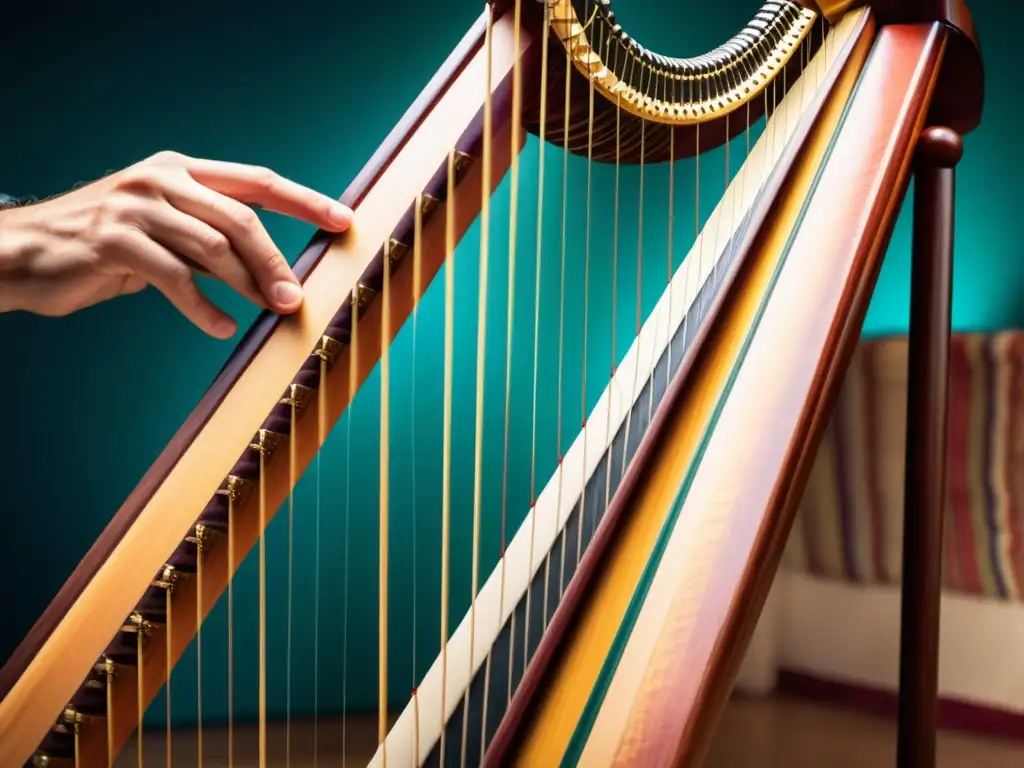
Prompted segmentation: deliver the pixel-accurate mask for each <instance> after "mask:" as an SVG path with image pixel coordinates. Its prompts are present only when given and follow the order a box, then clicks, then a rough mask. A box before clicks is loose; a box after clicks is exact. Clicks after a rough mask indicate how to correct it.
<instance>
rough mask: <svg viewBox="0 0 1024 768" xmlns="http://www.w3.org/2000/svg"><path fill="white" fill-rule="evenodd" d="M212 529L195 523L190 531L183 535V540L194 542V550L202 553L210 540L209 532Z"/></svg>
mask: <svg viewBox="0 0 1024 768" xmlns="http://www.w3.org/2000/svg"><path fill="white" fill-rule="evenodd" d="M211 533H212V531H211V530H210V529H209V528H207V527H206V526H205V525H203V524H202V523H196V524H195V525H194V526H193V527H192V533H190V534H189V535H188V536H187V537H185V541H187V542H188V543H189V544H195V545H196V550H197V551H198V553H199V554H200V555H202V553H203V550H205V549H206V544H207V542H209V540H210V534H211Z"/></svg>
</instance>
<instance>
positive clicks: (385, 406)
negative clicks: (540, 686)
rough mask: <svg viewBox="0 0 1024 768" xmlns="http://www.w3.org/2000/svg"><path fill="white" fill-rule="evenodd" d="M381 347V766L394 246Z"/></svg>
mask: <svg viewBox="0 0 1024 768" xmlns="http://www.w3.org/2000/svg"><path fill="white" fill-rule="evenodd" d="M380 315H381V318H380V324H381V331H380V333H381V345H380V609H379V622H380V626H379V632H380V672H379V680H380V684H379V688H378V696H379V701H378V721H377V737H378V740H379V745H380V749H381V766H383V768H387V764H388V745H387V736H388V554H389V552H388V543H389V542H388V523H389V519H388V516H389V509H388V491H389V486H388V478H389V470H390V466H389V458H390V451H389V437H390V412H389V409H390V406H391V393H390V389H391V352H390V350H391V246H390V240H388V241H386V242H385V243H384V279H383V285H382V287H381V312H380Z"/></svg>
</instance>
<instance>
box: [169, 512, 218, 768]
mask: <svg viewBox="0 0 1024 768" xmlns="http://www.w3.org/2000/svg"><path fill="white" fill-rule="evenodd" d="M228 509H229V510H230V507H228ZM229 530H230V529H229ZM176 576H177V573H176V572H175V570H174V568H173V567H172V566H170V565H168V566H165V567H164V580H165V581H166V582H167V588H166V590H165V591H164V609H165V612H166V614H167V631H166V633H165V634H164V664H165V668H166V670H167V684H166V686H165V704H166V708H167V709H166V712H165V713H164V717H165V724H164V726H165V727H164V752H165V754H164V758H165V761H166V768H171V763H172V759H171V758H172V754H171V744H172V739H171V673H172V672H173V671H174V654H173V652H172V646H171V639H172V638H173V637H174V625H173V624H172V621H171V615H172V612H171V606H172V604H173V601H172V600H171V595H172V593H173V592H174V581H175V577H176ZM230 585H231V582H228V586H229V587H230ZM229 596H230V593H229ZM229 604H230V603H229ZM228 626H229V627H230V624H229V625H228ZM228 658H229V659H230V656H229V657H228ZM229 743H230V742H229Z"/></svg>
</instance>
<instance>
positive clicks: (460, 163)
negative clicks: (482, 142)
mask: <svg viewBox="0 0 1024 768" xmlns="http://www.w3.org/2000/svg"><path fill="white" fill-rule="evenodd" d="M454 154H455V163H454V165H455V183H456V184H458V183H459V182H460V181H462V179H463V178H465V176H466V171H468V170H469V166H471V165H472V164H473V157H472V155H467V154H466V153H465V152H460V151H459V150H457V149H456V150H455V152H454Z"/></svg>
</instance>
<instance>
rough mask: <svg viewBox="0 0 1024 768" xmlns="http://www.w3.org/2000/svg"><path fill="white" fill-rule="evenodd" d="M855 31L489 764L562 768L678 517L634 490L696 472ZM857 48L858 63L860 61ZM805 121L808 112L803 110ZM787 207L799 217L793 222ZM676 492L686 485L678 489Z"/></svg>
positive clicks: (814, 159)
mask: <svg viewBox="0 0 1024 768" xmlns="http://www.w3.org/2000/svg"><path fill="white" fill-rule="evenodd" d="M854 28H855V29H854V30H853V32H852V34H851V41H852V42H850V43H849V45H848V46H844V47H843V48H842V49H841V50H840V49H837V50H836V51H833V56H835V57H836V58H838V59H839V61H841V62H845V66H843V65H840V66H836V67H834V68H833V69H832V70H831V71H829V72H828V73H827V75H826V78H825V80H824V81H822V83H821V85H822V88H821V90H820V91H818V92H817V93H818V95H817V96H816V97H814V96H813V93H814V92H811V93H809V94H808V95H809V97H812V98H813V102H812V103H811V104H810V105H809V106H807V107H806V109H805V111H804V112H803V113H802V115H803V116H802V121H803V122H802V126H801V128H800V129H798V131H797V134H796V135H795V136H794V138H793V140H792V143H791V145H790V146H789V147H788V148H787V152H786V154H785V156H784V158H783V160H782V161H781V162H780V163H779V166H778V167H777V168H776V173H774V174H773V176H772V178H771V180H770V181H769V182H768V184H767V185H766V189H765V193H764V196H763V199H762V206H761V207H760V208H759V209H758V210H757V211H755V222H754V226H753V227H752V228H751V230H750V231H749V236H748V238H747V239H746V240H744V242H743V243H742V244H741V246H740V247H741V249H742V251H741V254H747V255H748V256H749V259H748V258H747V256H741V257H740V258H739V259H737V262H738V263H739V264H745V265H747V266H746V267H744V268H743V269H742V270H740V271H741V272H742V277H740V276H739V273H734V274H731V275H730V276H729V281H730V282H729V283H728V284H727V286H726V288H725V289H724V290H723V291H722V292H721V293H720V294H719V295H718V297H717V299H716V304H715V306H714V308H713V311H714V314H713V315H711V316H710V317H709V318H708V319H707V320H706V321H705V324H704V325H703V326H702V332H701V333H702V336H701V338H700V339H699V340H698V342H697V343H696V344H695V345H694V349H696V350H699V351H697V352H695V353H692V354H690V355H689V356H688V357H687V358H684V360H683V361H682V364H681V368H680V370H679V372H678V373H677V375H676V378H675V380H674V383H673V385H672V387H673V389H672V392H670V393H669V394H668V395H667V396H666V400H665V402H666V403H667V405H663V406H661V407H660V408H659V412H658V415H657V416H656V417H655V422H654V423H653V424H652V426H651V428H650V429H649V431H648V433H647V436H646V437H645V438H644V442H643V444H642V445H641V448H640V450H639V451H638V454H637V456H636V457H635V458H634V459H633V461H632V462H631V465H630V468H629V469H628V470H627V476H626V477H625V478H624V481H623V484H622V486H620V490H619V491H618V492H617V494H616V497H615V499H613V501H612V504H611V506H610V508H609V511H608V513H607V515H606V516H605V517H604V518H603V520H602V523H601V528H600V529H599V532H598V534H597V536H596V537H595V540H594V542H592V543H591V545H590V547H589V548H588V550H587V553H586V554H585V556H584V559H583V562H581V564H580V567H579V570H578V571H577V573H576V575H575V576H574V578H573V581H572V582H571V583H570V586H569V590H568V591H567V594H566V595H565V597H564V598H563V600H562V602H561V604H560V607H559V609H558V611H557V612H556V614H555V618H554V620H553V622H552V624H551V625H550V626H549V628H548V631H547V633H546V634H545V636H544V639H543V640H542V641H541V646H540V648H539V649H538V651H537V653H536V654H535V655H534V657H533V659H532V660H531V663H530V667H529V669H528V671H527V673H526V678H525V679H524V680H523V682H522V683H521V684H520V686H519V689H518V690H517V693H516V695H515V697H514V699H513V702H512V707H511V708H510V710H509V713H508V714H507V715H506V718H505V720H504V721H503V722H502V725H501V726H500V728H499V730H498V733H497V734H496V735H495V737H494V740H493V741H492V744H491V746H490V748H489V750H488V753H487V758H486V761H485V764H486V765H494V766H496V765H502V764H505V763H506V762H508V761H509V760H511V759H512V754H513V753H514V755H515V760H516V762H518V763H519V764H523V765H534V764H553V762H554V763H556V762H557V761H558V760H559V759H560V758H561V755H562V754H563V753H564V750H565V746H566V744H567V742H568V740H569V738H570V737H571V735H572V731H573V729H574V728H575V726H576V723H577V722H578V720H579V715H580V713H581V711H582V709H583V706H584V704H585V703H586V700H587V697H588V695H589V693H590V689H591V687H592V684H593V682H594V680H595V679H596V677H597V674H598V672H599V671H600V668H601V665H602V663H603V662H604V659H605V658H606V657H607V654H608V651H609V648H610V646H611V642H612V639H613V637H614V634H615V632H616V631H617V629H618V626H619V624H620V621H621V617H622V616H623V615H624V612H625V610H626V605H627V604H628V602H629V600H630V598H631V597H632V594H633V592H634V590H635V587H636V584H637V582H638V580H639V578H640V574H641V572H642V571H643V568H644V566H645V565H646V563H647V560H648V558H649V556H650V553H651V551H652V548H653V546H654V541H655V539H656V538H657V536H658V533H659V531H660V529H661V526H662V524H663V523H664V520H665V517H666V514H667V508H666V507H664V506H662V507H657V506H655V505H651V506H649V507H648V508H647V509H646V510H645V509H642V508H640V507H635V508H634V507H632V506H631V505H630V503H629V500H630V493H629V490H628V489H629V488H631V487H633V486H635V485H636V484H637V482H638V478H640V477H645V476H646V475H645V473H644V472H643V469H642V468H643V467H644V466H645V465H647V463H648V460H649V459H651V458H653V457H654V456H655V455H656V454H657V452H658V450H659V449H663V448H665V447H666V445H671V446H672V447H671V449H670V450H667V451H664V452H663V455H664V456H665V457H667V458H668V460H669V462H670V465H671V469H670V470H669V472H670V473H675V475H676V476H678V475H679V474H681V473H682V472H685V471H686V467H687V466H688V465H689V463H690V459H691V458H692V456H693V455H694V451H695V448H696V445H697V443H698V441H699V440H700V438H701V436H702V434H703V432H704V428H705V425H706V424H707V423H708V420H709V417H710V413H711V411H712V409H713V408H714V405H715V402H716V400H717V396H718V393H719V392H720V391H721V389H722V386H723V385H724V382H725V381H726V379H727V378H728V375H729V372H730V371H731V369H732V365H733V364H734V363H735V361H736V359H737V354H738V350H739V348H740V346H741V344H742V340H743V334H744V332H745V330H746V329H747V328H748V327H749V323H750V321H751V318H752V316H753V314H754V312H755V311H756V307H757V302H758V300H759V297H760V294H761V291H763V289H764V284H765V283H766V281H767V279H768V275H770V266H769V267H768V268H767V269H765V268H764V267H763V263H762V266H753V265H752V264H751V262H754V263H755V264H756V263H759V262H758V260H756V259H754V258H753V256H754V255H755V254H756V253H757V250H758V249H759V248H760V246H761V245H763V238H764V233H765V232H766V231H781V230H780V229H779V228H780V227H783V228H784V227H785V226H786V224H787V223H789V224H790V225H791V224H792V222H793V220H794V218H795V212H794V207H795V208H798V207H799V204H800V200H801V199H802V198H801V197H800V194H801V192H800V191H801V189H802V190H804V191H806V189H807V186H808V185H809V181H810V178H811V177H812V176H813V173H814V170H815V168H816V164H817V163H818V162H819V161H820V159H821V156H822V154H823V152H822V151H820V150H819V151H815V149H814V144H815V141H816V140H818V139H819V138H820V135H822V134H824V135H825V136H826V137H827V135H828V134H829V130H830V129H829V126H830V125H832V126H834V124H835V121H836V120H837V118H838V112H839V111H841V109H842V100H843V99H842V96H841V95H840V96H836V98H835V99H833V98H832V96H831V94H833V93H834V92H837V91H836V89H835V88H834V84H835V82H836V81H837V80H839V79H841V77H842V75H844V74H845V75H846V76H848V77H855V76H856V72H857V70H858V68H859V66H860V63H861V61H862V60H863V55H864V54H865V52H866V50H867V48H868V47H869V46H870V42H871V39H872V36H873V31H874V27H873V26H872V25H871V23H870V17H869V16H868V15H864V16H863V17H862V20H861V22H860V23H859V24H855V25H854ZM858 49H859V54H860V56H859V59H858V57H857V56H855V55H854V52H855V51H858ZM840 90H841V89H840ZM837 104H838V109H836V105H837ZM797 114H801V113H800V112H799V110H798V111H797ZM826 140H827V138H826ZM794 200H795V201H796V202H795V203H794V202H793V201H794ZM787 211H788V212H789V213H790V214H791V215H789V216H787ZM782 237H783V239H784V234H783V235H782ZM778 252H779V249H776V251H775V253H776V254H777V253H778ZM747 267H749V269H747ZM751 270H753V271H755V272H757V273H758V277H757V278H752V277H751V276H750V274H749V273H750V271H751ZM751 280H753V282H751ZM666 408H667V409H671V410H673V411H678V412H680V413H685V414H686V418H685V419H682V420H681V423H682V426H683V432H682V433H680V434H676V435H675V436H674V439H673V440H670V441H662V440H660V438H659V433H661V432H662V431H663V429H665V426H666V419H665V417H664V409H666ZM677 424H678V423H677ZM672 482H676V481H668V482H667V484H664V487H666V488H667V487H671V486H672ZM674 487H678V483H677V482H676V485H675V486H674Z"/></svg>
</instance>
